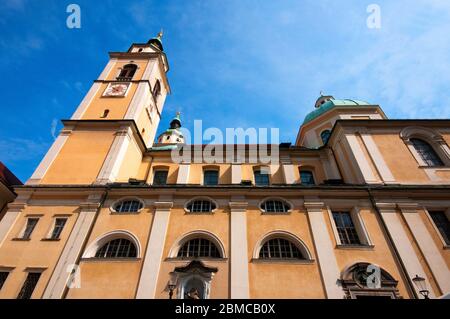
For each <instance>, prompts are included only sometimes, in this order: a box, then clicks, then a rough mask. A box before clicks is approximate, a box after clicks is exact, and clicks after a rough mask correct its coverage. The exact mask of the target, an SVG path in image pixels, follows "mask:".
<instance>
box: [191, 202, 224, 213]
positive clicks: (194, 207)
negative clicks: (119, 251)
mask: <svg viewBox="0 0 450 319" xmlns="http://www.w3.org/2000/svg"><path fill="white" fill-rule="evenodd" d="M216 208H217V206H216V204H215V203H214V202H212V201H210V200H208V199H195V200H193V201H191V202H189V203H188V204H187V205H186V209H187V210H188V211H189V212H190V213H209V212H212V211H213V210H214V209H216Z"/></svg>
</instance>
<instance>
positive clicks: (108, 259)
mask: <svg viewBox="0 0 450 319" xmlns="http://www.w3.org/2000/svg"><path fill="white" fill-rule="evenodd" d="M80 261H82V262H93V263H102V262H138V261H141V258H97V257H91V258H81V259H80Z"/></svg>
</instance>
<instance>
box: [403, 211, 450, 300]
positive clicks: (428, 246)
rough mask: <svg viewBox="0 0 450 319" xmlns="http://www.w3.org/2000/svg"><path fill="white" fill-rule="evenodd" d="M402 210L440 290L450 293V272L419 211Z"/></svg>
mask: <svg viewBox="0 0 450 319" xmlns="http://www.w3.org/2000/svg"><path fill="white" fill-rule="evenodd" d="M400 209H401V210H402V214H403V217H404V219H405V221H406V223H407V225H408V227H409V229H410V230H411V233H412V234H413V236H414V238H415V240H416V241H417V244H418V246H419V248H420V250H421V251H422V253H423V255H424V257H425V259H426V261H427V264H428V265H429V267H430V270H431V272H432V273H433V276H434V278H435V279H436V283H437V284H438V286H439V288H440V289H441V291H442V292H444V293H445V292H448V291H450V271H449V269H448V266H447V264H446V262H445V260H444V258H443V257H442V255H441V252H440V251H439V248H438V247H437V246H436V243H435V242H434V240H433V238H432V237H431V234H430V233H429V231H428V229H427V228H426V226H425V224H424V222H423V220H422V219H421V217H420V214H419V213H418V212H417V209H407V208H406V209H404V208H400Z"/></svg>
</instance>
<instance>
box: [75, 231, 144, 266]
mask: <svg viewBox="0 0 450 319" xmlns="http://www.w3.org/2000/svg"><path fill="white" fill-rule="evenodd" d="M119 238H124V239H128V240H129V241H131V242H132V243H133V244H134V245H135V246H136V255H137V256H136V258H140V257H141V254H142V252H141V251H142V246H141V243H140V242H139V239H138V238H137V236H136V235H134V234H133V233H131V232H130V231H128V230H122V229H118V230H113V231H110V232H108V233H106V234H103V235H101V236H99V237H97V238H96V239H95V240H94V241H93V242H92V243H91V244H89V246H88V248H86V250H85V251H84V253H83V257H82V258H84V259H89V258H95V254H96V253H97V251H98V250H99V249H100V248H101V247H102V246H103V245H105V244H106V243H108V242H110V241H111V240H114V239H119ZM136 258H134V257H133V259H136ZM98 259H102V260H103V259H104V258H98Z"/></svg>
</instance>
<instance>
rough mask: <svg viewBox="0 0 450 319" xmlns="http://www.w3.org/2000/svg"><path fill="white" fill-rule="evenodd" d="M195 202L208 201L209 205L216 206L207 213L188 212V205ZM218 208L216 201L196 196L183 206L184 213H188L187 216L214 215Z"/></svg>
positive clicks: (207, 197)
mask: <svg viewBox="0 0 450 319" xmlns="http://www.w3.org/2000/svg"><path fill="white" fill-rule="evenodd" d="M197 200H204V201H209V202H211V203H214V205H216V208H214V209H212V210H211V211H209V212H191V211H189V209H187V206H188V205H189V204H190V203H192V202H194V201H197ZM218 208H219V203H218V202H217V201H216V200H214V199H212V198H211V197H209V196H196V197H193V198H190V199H188V200H187V201H186V202H185V203H184V205H183V209H184V211H185V212H186V213H188V214H200V215H202V214H208V213H214V212H215V211H216V210H217V209H218Z"/></svg>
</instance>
